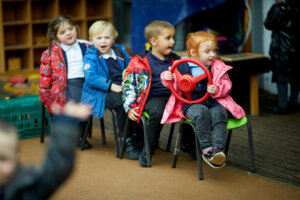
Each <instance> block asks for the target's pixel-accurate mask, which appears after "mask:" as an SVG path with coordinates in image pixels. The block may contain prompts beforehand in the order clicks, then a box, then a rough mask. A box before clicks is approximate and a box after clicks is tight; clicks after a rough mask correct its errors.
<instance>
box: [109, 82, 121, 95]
mask: <svg viewBox="0 0 300 200" xmlns="http://www.w3.org/2000/svg"><path fill="white" fill-rule="evenodd" d="M122 89H123V87H122V85H117V84H114V83H112V84H111V86H110V90H111V91H113V92H116V93H120V92H122Z"/></svg>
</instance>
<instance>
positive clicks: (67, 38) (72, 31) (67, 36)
mask: <svg viewBox="0 0 300 200" xmlns="http://www.w3.org/2000/svg"><path fill="white" fill-rule="evenodd" d="M56 37H57V39H58V41H59V42H61V43H63V44H66V45H72V44H74V43H75V41H76V39H77V32H76V28H75V27H74V26H71V25H70V24H69V23H68V22H62V23H61V24H60V25H59V27H58V31H57V34H56Z"/></svg>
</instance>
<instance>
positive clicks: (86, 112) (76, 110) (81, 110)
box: [51, 101, 91, 120]
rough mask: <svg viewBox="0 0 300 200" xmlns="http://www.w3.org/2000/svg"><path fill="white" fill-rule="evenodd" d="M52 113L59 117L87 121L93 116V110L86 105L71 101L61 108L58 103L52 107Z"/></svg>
mask: <svg viewBox="0 0 300 200" xmlns="http://www.w3.org/2000/svg"><path fill="white" fill-rule="evenodd" d="M51 111H52V113H53V114H56V115H59V114H64V115H66V116H69V117H74V118H78V119H83V120H84V119H87V118H88V117H89V116H90V114H91V109H90V107H89V106H88V105H85V104H75V103H74V101H69V102H67V103H66V105H65V106H64V107H63V108H61V106H60V105H59V104H57V103H53V104H52V105H51Z"/></svg>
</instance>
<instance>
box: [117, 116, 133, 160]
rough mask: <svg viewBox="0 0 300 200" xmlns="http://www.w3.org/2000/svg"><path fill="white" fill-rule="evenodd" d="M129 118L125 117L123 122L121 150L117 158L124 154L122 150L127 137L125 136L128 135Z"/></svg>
mask: <svg viewBox="0 0 300 200" xmlns="http://www.w3.org/2000/svg"><path fill="white" fill-rule="evenodd" d="M129 120H130V119H129V118H127V120H126V124H125V130H124V135H123V138H122V145H121V152H120V155H119V158H120V159H122V158H123V155H124V152H125V146H126V139H127V136H128V131H129V124H130V121H129Z"/></svg>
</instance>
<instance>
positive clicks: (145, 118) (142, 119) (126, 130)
mask: <svg viewBox="0 0 300 200" xmlns="http://www.w3.org/2000/svg"><path fill="white" fill-rule="evenodd" d="M149 118H150V116H149V115H148V113H146V112H143V113H142V116H141V122H142V124H143V132H144V144H145V148H146V157H147V167H151V159H150V147H149V140H148V135H147V128H146V127H147V119H149ZM129 120H130V119H129V118H127V121H126V125H125V131H124V136H123V139H122V140H123V141H126V139H127V136H128V131H129ZM174 128H175V123H172V125H171V130H170V134H169V138H168V144H167V149H166V151H167V152H169V151H170V147H171V142H172V137H173V133H174ZM125 146H126V144H125V142H123V143H122V146H121V152H120V159H122V158H123V155H124V152H125Z"/></svg>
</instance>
